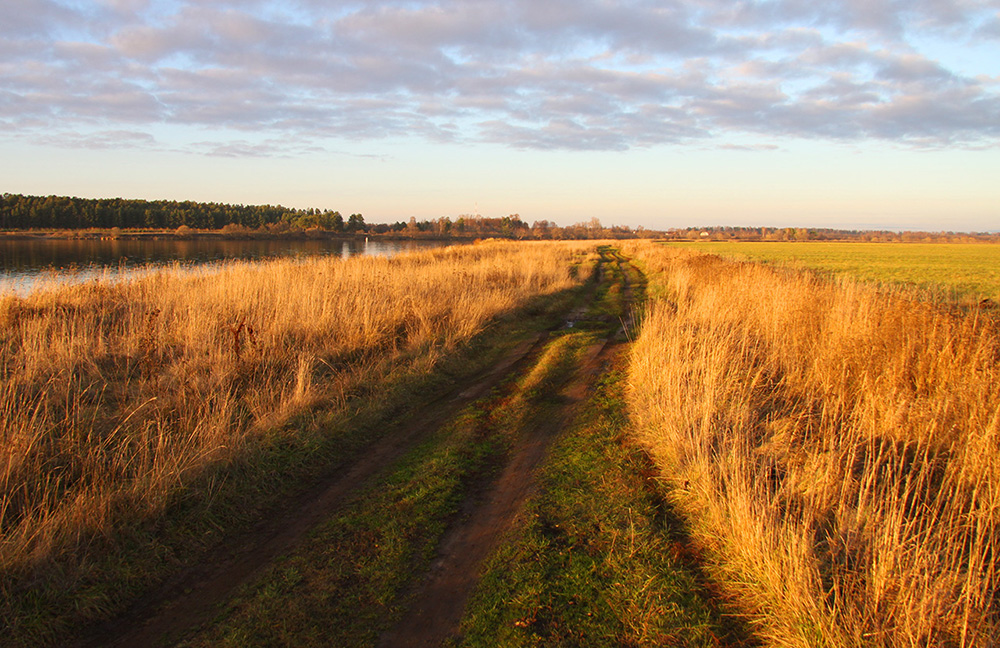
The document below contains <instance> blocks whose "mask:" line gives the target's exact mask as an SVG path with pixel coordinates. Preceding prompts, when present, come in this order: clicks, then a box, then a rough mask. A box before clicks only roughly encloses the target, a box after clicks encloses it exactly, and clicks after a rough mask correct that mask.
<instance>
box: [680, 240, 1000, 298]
mask: <svg viewBox="0 0 1000 648" xmlns="http://www.w3.org/2000/svg"><path fill="white" fill-rule="evenodd" d="M670 245H674V246H679V247H689V248H694V249H696V250H700V251H702V252H709V253H712V254H719V255H722V256H726V257H732V258H738V259H745V260H752V261H765V262H771V263H780V264H788V265H791V266H794V267H806V268H812V269H816V270H821V271H824V272H830V273H833V274H836V275H847V276H851V277H856V278H858V279H862V280H864V281H872V282H877V283H887V284H903V285H911V286H918V287H920V288H926V289H931V290H936V291H941V290H943V291H945V292H946V293H948V294H949V295H950V296H952V297H953V298H959V299H966V300H979V299H982V298H986V297H988V298H990V299H993V300H995V301H1000V245H996V244H991V243H847V242H843V243H842V242H826V241H809V242H806V241H802V242H758V241H718V242H713V241H706V242H690V243H670Z"/></svg>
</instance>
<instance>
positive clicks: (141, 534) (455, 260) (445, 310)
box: [0, 243, 589, 639]
mask: <svg viewBox="0 0 1000 648" xmlns="http://www.w3.org/2000/svg"><path fill="white" fill-rule="evenodd" d="M587 254H588V252H587V248H585V247H582V246H580V245H576V244H506V245H504V244H494V243H485V244H481V245H475V246H467V247H460V248H447V249H439V250H435V251H431V252H425V253H421V254H414V255H405V256H399V257H395V258H381V257H355V258H352V259H349V260H347V261H342V260H339V259H329V258H326V259H311V260H307V261H297V260H283V261H275V262H268V263H261V264H248V263H234V264H230V265H226V266H225V267H223V268H222V269H221V270H217V271H211V272H204V273H200V274H199V273H191V272H187V271H185V272H178V271H161V272H156V273H154V274H151V275H148V276H142V277H139V278H136V279H135V280H132V281H126V282H121V283H114V284H107V283H91V284H84V285H77V286H67V287H64V288H60V289H58V290H54V291H48V292H39V293H36V294H32V295H30V296H28V297H26V298H18V297H13V296H7V297H4V298H2V299H0V349H2V350H0V358H2V360H0V377H2V391H0V431H2V432H0V434H2V439H0V489H2V492H0V496H2V499H0V502H2V508H0V534H2V536H0V537H2V542H0V600H2V602H3V606H4V608H3V610H2V612H3V616H4V617H5V619H7V625H8V627H9V628H10V629H11V631H12V632H16V633H18V636H22V637H36V639H37V638H39V637H45V636H47V633H51V632H55V631H57V630H58V624H53V623H52V618H53V615H57V614H59V613H64V614H65V616H64V617H62V618H61V622H63V623H65V622H66V619H67V618H71V617H72V616H73V615H76V616H77V617H78V618H90V617H100V616H102V615H103V614H104V613H105V611H106V609H107V608H109V607H114V605H115V604H116V603H115V597H119V598H120V596H121V593H120V592H118V591H117V590H116V589H115V588H111V587H109V586H108V585H107V584H106V583H107V582H113V583H115V585H116V586H117V587H120V588H125V589H127V588H128V587H129V586H131V587H133V588H135V587H141V586H142V585H143V584H144V583H143V581H144V579H145V578H147V576H148V575H147V574H145V573H143V571H142V568H139V567H137V566H136V563H134V562H128V561H120V560H117V559H116V557H117V556H118V553H119V552H121V551H126V550H131V551H133V552H134V553H137V554H141V555H143V556H144V557H145V558H148V559H149V560H151V561H155V560H157V559H161V560H167V559H169V558H170V556H169V555H168V554H169V553H170V548H169V547H167V546H166V545H163V544H157V543H156V541H154V540H150V538H153V539H155V538H160V537H162V536H163V534H164V533H168V532H169V531H170V528H171V525H173V524H175V522H176V516H177V514H178V511H184V510H190V509H192V508H197V509H199V511H201V513H199V515H201V516H202V517H203V518H205V519H207V520H208V521H209V522H211V525H209V527H210V528H211V526H213V525H214V526H215V527H220V528H221V527H224V526H225V525H226V523H227V522H226V520H224V519H222V518H224V516H225V513H224V512H220V511H219V510H217V508H213V507H214V505H213V498H214V497H216V495H219V494H220V493H225V492H228V493H232V492H234V491H238V492H240V493H243V497H244V499H245V500H246V499H250V500H251V502H249V503H252V500H253V498H254V497H255V496H257V495H258V494H259V489H261V488H264V487H270V488H279V487H280V486H276V485H275V484H274V483H273V481H274V479H275V477H274V476H273V475H271V474H269V473H270V468H273V467H274V466H275V462H276V461H277V462H278V463H279V464H280V463H281V462H282V461H285V463H286V464H287V463H288V462H289V461H292V463H294V461H299V462H300V463H301V462H303V461H308V457H309V456H310V455H311V454H314V453H319V452H320V451H321V450H322V451H323V452H325V453H326V454H327V455H329V454H330V453H331V452H337V451H340V450H343V451H345V452H346V451H348V450H350V449H351V448H356V447H357V446H358V444H360V443H363V439H361V438H357V437H358V436H360V435H356V436H355V437H350V438H347V437H345V438H339V439H338V438H333V439H331V438H330V437H331V432H330V430H329V429H328V427H325V426H317V425H314V424H309V423H308V419H309V417H310V416H311V414H310V413H311V412H313V411H315V410H316V409H317V408H320V407H321V408H322V409H324V410H327V411H336V412H340V413H341V414H342V416H347V417H352V416H354V417H356V418H358V419H359V420H361V419H363V416H362V415H363V411H362V409H361V405H359V403H364V402H366V401H365V400H364V399H363V398H362V397H366V396H367V395H369V394H371V395H374V396H373V397H378V396H379V395H380V393H381V392H380V390H385V389H387V388H388V387H387V386H388V385H390V384H391V383H392V380H393V379H394V377H398V376H400V375H402V374H406V373H407V372H409V373H410V374H427V373H428V372H429V370H430V368H432V367H433V366H434V365H435V364H436V363H438V362H439V361H441V360H442V358H445V357H446V356H447V354H448V353H450V352H451V351H452V350H453V349H455V348H456V347H457V346H459V345H462V344H464V343H466V342H468V341H469V340H470V339H471V338H473V337H474V336H476V335H477V334H480V333H481V332H483V330H484V329H485V328H486V327H487V326H489V324H490V322H491V321H495V319H496V318H498V317H502V316H506V314H509V313H512V312H515V311H516V310H517V309H519V308H524V307H526V306H527V305H529V304H530V303H531V300H533V299H537V298H538V297H539V296H542V295H553V294H555V293H557V292H559V291H564V290H566V289H568V288H571V287H573V286H575V285H578V284H579V283H580V282H581V281H582V279H583V278H584V276H585V275H587V274H588V272H589V271H587V270H581V271H580V272H576V270H577V269H578V265H579V264H580V263H581V262H583V261H585V259H586V258H587ZM359 426H360V423H358V421H355V425H354V427H355V429H357V428H358V427H359ZM338 444H339V445H338ZM338 449H339V450H338ZM289 457H293V458H294V457H299V459H296V460H294V461H293V460H291V459H288V458H289ZM269 480H270V483H269ZM244 504H248V502H244ZM204 526H205V525H203V528H204ZM206 533H208V531H206ZM190 540H191V541H192V542H193V543H194V544H198V543H199V542H202V541H203V539H202V538H200V537H194V538H190ZM136 543H139V544H138V545H137V544H136ZM150 543H152V544H150ZM137 546H138V549H136V547H137ZM130 547H131V549H129V548H130ZM158 554H163V555H158ZM140 562H141V561H140ZM108 570H118V572H119V573H116V574H111V575H110V576H109V574H108V573H107V571H108ZM101 583H105V585H104V586H103V587H102V586H101ZM84 590H86V594H85V595H84V594H82V593H81V592H83V591H84ZM113 590H114V591H113Z"/></svg>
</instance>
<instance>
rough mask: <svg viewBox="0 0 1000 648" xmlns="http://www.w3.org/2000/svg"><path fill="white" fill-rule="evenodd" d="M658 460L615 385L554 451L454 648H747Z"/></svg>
mask: <svg viewBox="0 0 1000 648" xmlns="http://www.w3.org/2000/svg"><path fill="white" fill-rule="evenodd" d="M650 475H652V471H651V469H650V465H649V462H648V459H647V458H646V457H645V455H644V454H643V453H642V452H641V451H640V450H639V449H637V448H636V447H635V446H634V445H633V444H632V443H631V442H630V441H629V439H628V436H627V421H626V416H625V402H624V399H623V377H622V375H621V373H619V372H617V371H616V372H613V373H610V374H607V375H606V376H605V377H604V378H603V379H602V380H601V382H600V384H599V385H598V387H597V391H596V393H595V395H594V396H593V398H592V399H591V400H590V401H589V402H588V404H587V405H586V406H585V407H584V408H583V410H582V412H581V415H580V417H579V418H578V419H577V421H576V422H575V424H574V425H573V427H572V428H571V429H570V430H569V431H568V432H567V433H566V434H564V435H563V436H562V437H561V438H560V440H559V441H558V442H557V443H556V445H555V447H554V448H553V451H552V453H551V455H550V457H549V459H548V460H547V461H546V463H545V466H544V468H543V472H542V475H541V477H540V486H539V492H538V494H537V495H536V497H535V498H533V500H532V501H531V503H530V504H529V506H528V508H527V510H526V512H525V518H524V524H523V526H522V527H520V528H519V529H517V530H515V531H514V532H512V534H511V535H510V537H509V538H508V540H507V542H506V543H505V544H504V546H503V547H502V548H501V549H500V550H499V551H498V552H497V553H496V554H495V555H494V556H493V557H492V558H491V559H490V561H489V563H488V565H487V566H486V569H485V574H484V576H483V579H482V580H481V581H480V583H479V585H478V587H477V589H476V591H475V593H474V595H473V598H472V600H471V601H470V603H469V606H468V608H467V610H466V615H465V618H464V620H463V622H462V636H461V638H460V639H459V640H457V641H455V642H454V646H456V647H457V646H461V647H474V646H484V647H486V646H488V647H491V648H492V647H494V646H510V647H514V646H662V645H670V646H717V645H719V642H720V641H729V642H734V641H736V642H739V641H741V640H742V637H741V635H740V630H739V629H738V628H735V627H734V626H733V621H732V619H731V618H728V620H727V617H723V616H722V614H721V613H720V611H719V608H718V605H717V603H716V601H714V600H713V599H712V597H711V596H709V595H708V593H707V592H706V590H705V588H704V587H703V586H702V584H701V580H700V576H699V575H698V573H697V571H696V570H695V569H693V568H692V567H691V566H690V565H689V564H687V563H686V561H685V559H684V558H683V557H682V555H683V554H684V553H685V552H684V551H683V550H682V549H679V547H681V546H682V541H683V536H682V535H679V533H680V532H679V530H678V527H677V526H676V523H675V522H673V521H672V520H671V519H670V517H669V516H668V515H667V510H666V509H665V508H664V506H665V505H664V503H663V499H662V497H661V493H660V491H659V488H660V487H659V486H658V485H657V484H656V483H655V482H653V481H651V477H650Z"/></svg>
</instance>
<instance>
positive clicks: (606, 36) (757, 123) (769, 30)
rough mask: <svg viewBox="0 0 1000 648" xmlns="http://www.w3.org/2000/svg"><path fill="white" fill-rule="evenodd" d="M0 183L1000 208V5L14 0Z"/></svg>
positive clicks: (434, 210)
mask: <svg viewBox="0 0 1000 648" xmlns="http://www.w3.org/2000/svg"><path fill="white" fill-rule="evenodd" d="M0 16H3V18H2V20H0V192H6V193H20V194H33V195H50V194H55V195H72V196H81V197H92V198H101V197H119V196H120V197H124V198H144V199H170V200H198V201H211V202H226V203H240V204H264V203H267V204H282V205H285V206H289V207H297V208H309V207H317V208H326V209H336V210H339V211H341V212H342V213H345V214H347V213H355V212H360V213H362V214H364V215H365V219H366V220H367V221H368V222H394V221H399V220H408V219H409V218H410V217H411V216H416V217H417V218H418V219H433V218H438V217H442V216H447V217H450V218H452V219H454V218H456V217H458V216H460V215H463V214H482V215H483V216H487V217H499V216H505V215H508V214H514V213H516V214H519V215H520V216H521V218H522V219H523V220H525V221H528V222H533V221H535V220H550V221H554V222H556V223H558V224H560V225H569V224H572V223H575V222H585V221H589V220H590V219H591V218H594V217H597V218H599V219H600V220H601V221H602V222H603V223H604V224H605V225H610V224H619V225H629V226H631V227H637V226H643V227H646V228H651V229H667V228H674V227H688V226H709V225H746V226H774V227H786V226H794V227H833V228H849V229H910V230H930V231H941V230H947V231H986V230H1000V0H823V1H822V2H819V1H816V0H756V1H751V0H742V1H741V0H659V1H655V2H646V1H631V2H630V1H627V0H626V1H621V2H611V1H604V0H601V1H596V0H504V1H501V0H457V1H452V0H436V1H432V0H428V1H424V0H408V1H382V2H337V1H320V0H285V1H282V2H274V1H269V0H200V1H190V2H188V1H184V0H169V1H168V0H163V1H159V0H94V1H90V2H87V1H82V0H0Z"/></svg>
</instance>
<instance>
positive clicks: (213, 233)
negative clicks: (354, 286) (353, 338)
mask: <svg viewBox="0 0 1000 648" xmlns="http://www.w3.org/2000/svg"><path fill="white" fill-rule="evenodd" d="M366 238H371V239H379V240H383V241H455V242H462V241H466V242H471V241H473V240H475V238H476V237H471V236H439V235H430V236H407V235H401V234H400V233H399V232H392V233H384V234H378V233H373V232H358V233H347V232H333V231H328V230H302V231H296V232H262V231H259V230H249V231H244V232H226V231H224V230H196V229H193V228H192V229H191V230H190V231H185V232H178V231H177V230H176V229H121V230H117V231H116V230H108V229H86V230H69V229H67V230H7V231H0V240H7V241H65V240H88V241H108V240H111V241H114V240H124V241H136V240H140V241H141V240H147V241H162V240H172V241H194V240H217V241H248V240H258V241H269V240H273V241H309V240H324V241H325V240H342V241H355V240H361V239H366Z"/></svg>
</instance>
